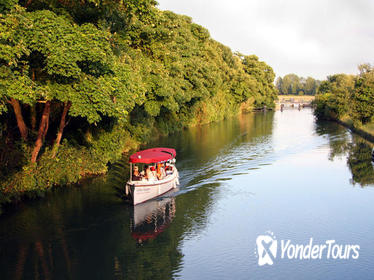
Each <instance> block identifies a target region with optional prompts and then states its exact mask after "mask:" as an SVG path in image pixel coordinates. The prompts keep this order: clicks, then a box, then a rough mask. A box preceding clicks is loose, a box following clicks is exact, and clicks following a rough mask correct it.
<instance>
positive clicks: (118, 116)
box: [0, 0, 276, 199]
mask: <svg viewBox="0 0 374 280" xmlns="http://www.w3.org/2000/svg"><path fill="white" fill-rule="evenodd" d="M156 4H157V3H156V2H155V1H153V0H121V1H109V0H108V1H107V0H79V1H78V0H70V1H59V0H19V1H17V0H5V1H2V2H1V3H0V133H1V135H0V136H1V137H0V138H1V142H0V145H1V147H2V148H1V149H0V153H1V155H0V160H1V166H6V168H1V169H0V171H1V174H0V178H1V181H2V183H1V185H0V191H1V193H2V194H3V199H8V198H9V195H10V194H14V193H28V192H29V191H30V190H40V189H47V188H49V187H50V186H53V185H58V184H66V183H71V182H76V181H77V180H78V179H79V178H80V177H81V176H82V175H83V174H87V173H102V172H104V171H105V170H106V165H107V163H108V162H110V161H114V160H116V159H118V157H119V156H120V154H121V153H122V152H123V151H124V150H128V149H129V148H130V147H132V146H133V145H134V143H135V142H136V141H139V140H140V141H142V140H144V139H146V138H147V136H148V135H151V134H152V132H154V130H155V129H157V130H158V131H161V132H163V133H168V132H170V131H172V130H174V129H177V128H182V127H185V126H191V125H196V124H200V123H208V122H211V121H216V120H220V119H223V118H225V117H228V116H230V115H234V114H237V113H238V112H239V108H242V109H243V108H244V107H246V108H254V109H255V108H262V107H264V106H267V107H273V106H274V99H275V98H276V95H275V93H276V91H275V87H274V85H273V81H274V78H275V74H274V72H273V70H272V69H271V67H269V66H268V65H266V64H265V63H264V62H261V61H259V59H258V57H256V56H255V55H250V56H245V55H242V54H233V53H232V51H231V50H230V49H229V48H228V47H226V46H223V45H222V44H220V43H218V42H216V41H214V40H213V39H211V38H210V35H209V32H208V31H207V30H206V29H205V28H203V27H201V26H199V25H197V24H195V23H193V22H192V20H191V18H189V17H187V16H181V15H177V14H174V13H172V12H170V11H160V10H158V9H157V8H156ZM243 104H244V105H243ZM244 109H245V108H244ZM8 194H9V195H8Z"/></svg>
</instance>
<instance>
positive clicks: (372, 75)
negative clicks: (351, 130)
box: [352, 64, 374, 123]
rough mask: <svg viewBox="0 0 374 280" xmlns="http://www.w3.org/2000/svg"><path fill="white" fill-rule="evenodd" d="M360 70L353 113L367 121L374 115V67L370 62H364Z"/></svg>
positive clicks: (353, 97)
mask: <svg viewBox="0 0 374 280" xmlns="http://www.w3.org/2000/svg"><path fill="white" fill-rule="evenodd" d="M359 70H360V74H359V76H358V77H357V80H356V83H355V90H354V93H353V96H352V101H353V113H354V116H355V118H356V119H358V120H359V121H361V122H362V123H367V122H369V121H371V120H373V116H374V68H373V67H372V66H371V65H370V64H363V65H360V66H359Z"/></svg>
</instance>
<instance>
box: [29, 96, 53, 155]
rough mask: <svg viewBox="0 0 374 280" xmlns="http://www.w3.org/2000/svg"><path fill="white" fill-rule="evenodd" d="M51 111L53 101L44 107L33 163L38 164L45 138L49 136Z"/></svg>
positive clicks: (33, 153)
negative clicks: (37, 160)
mask: <svg viewBox="0 0 374 280" xmlns="http://www.w3.org/2000/svg"><path fill="white" fill-rule="evenodd" d="M50 111H51V101H47V102H46V103H45V105H44V110H43V115H42V119H41V120H40V125H39V131H38V137H37V138H36V141H35V146H34V150H33V151H32V154H31V161H32V162H36V159H37V158H38V154H39V152H40V149H41V147H42V146H43V141H44V137H45V135H46V134H47V130H48V123H49V114H50Z"/></svg>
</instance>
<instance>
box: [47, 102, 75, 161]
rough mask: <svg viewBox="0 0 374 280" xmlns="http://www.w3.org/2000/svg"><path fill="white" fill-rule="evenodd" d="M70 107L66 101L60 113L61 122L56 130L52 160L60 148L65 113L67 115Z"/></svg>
mask: <svg viewBox="0 0 374 280" xmlns="http://www.w3.org/2000/svg"><path fill="white" fill-rule="evenodd" d="M70 106H71V102H70V101H67V102H65V103H64V110H63V111H62V115H61V120H60V126H59V128H58V132H57V137H56V141H55V145H54V147H53V154H52V158H54V157H55V156H56V153H57V150H58V147H59V146H60V143H61V138H62V133H63V132H64V128H65V124H66V115H67V113H68V111H69V109H70Z"/></svg>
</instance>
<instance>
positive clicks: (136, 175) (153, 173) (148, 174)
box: [132, 163, 166, 181]
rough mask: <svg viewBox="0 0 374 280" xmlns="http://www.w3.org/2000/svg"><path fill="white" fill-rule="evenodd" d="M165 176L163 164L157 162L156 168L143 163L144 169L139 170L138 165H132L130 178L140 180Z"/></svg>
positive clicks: (160, 178) (159, 178)
mask: <svg viewBox="0 0 374 280" xmlns="http://www.w3.org/2000/svg"><path fill="white" fill-rule="evenodd" d="M165 176H166V171H165V165H164V164H163V163H157V167H156V169H155V168H154V166H150V165H145V166H144V170H143V171H142V172H139V167H138V166H137V165H134V169H133V173H132V180H133V181H141V180H155V179H158V180H162V179H164V178H165Z"/></svg>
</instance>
